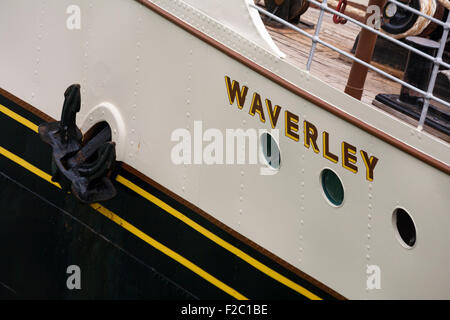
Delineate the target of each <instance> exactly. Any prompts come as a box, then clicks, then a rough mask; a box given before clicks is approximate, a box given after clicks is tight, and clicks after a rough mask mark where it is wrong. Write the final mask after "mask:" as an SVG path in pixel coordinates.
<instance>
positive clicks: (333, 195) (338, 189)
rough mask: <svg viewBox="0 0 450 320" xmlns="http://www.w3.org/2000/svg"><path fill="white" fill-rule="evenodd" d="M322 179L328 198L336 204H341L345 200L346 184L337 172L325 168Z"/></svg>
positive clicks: (324, 191) (321, 175)
mask: <svg viewBox="0 0 450 320" xmlns="http://www.w3.org/2000/svg"><path fill="white" fill-rule="evenodd" d="M320 181H321V183H322V189H323V193H324V195H325V197H326V198H327V200H328V201H329V202H330V203H331V204H332V205H334V206H337V207H338V206H341V205H342V203H343V202H344V186H343V185H342V182H341V179H339V177H338V176H337V174H336V173H334V172H333V171H332V170H330V169H323V171H322V173H321V174H320Z"/></svg>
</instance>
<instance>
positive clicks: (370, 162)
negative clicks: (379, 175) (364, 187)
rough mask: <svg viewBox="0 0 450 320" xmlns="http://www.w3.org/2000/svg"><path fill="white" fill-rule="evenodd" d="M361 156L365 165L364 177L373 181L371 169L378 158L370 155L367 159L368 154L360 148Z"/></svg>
mask: <svg viewBox="0 0 450 320" xmlns="http://www.w3.org/2000/svg"><path fill="white" fill-rule="evenodd" d="M361 156H362V158H363V161H364V164H365V166H366V179H367V180H368V181H373V170H374V169H375V166H376V165H377V162H378V158H377V157H374V156H371V157H370V159H369V155H368V154H367V152H365V151H364V150H361Z"/></svg>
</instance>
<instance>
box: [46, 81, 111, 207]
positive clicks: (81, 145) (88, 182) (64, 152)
mask: <svg viewBox="0 0 450 320" xmlns="http://www.w3.org/2000/svg"><path fill="white" fill-rule="evenodd" d="M64 97H65V99H64V105H63V110H62V114H61V121H56V122H48V123H43V124H41V125H40V126H39V135H40V137H41V139H42V140H43V141H44V142H46V143H47V144H49V145H50V146H51V147H52V149H53V153H52V181H54V182H58V183H59V184H60V185H61V188H62V189H63V190H64V191H66V192H67V191H69V190H70V191H71V192H72V193H73V194H74V195H75V197H76V198H78V199H79V200H80V201H81V202H83V203H93V202H98V201H105V200H108V199H111V198H113V197H114V196H115V195H116V189H115V187H114V185H113V183H112V182H111V176H112V173H113V169H114V165H115V160H116V151H115V143H114V142H112V141H111V129H110V128H109V126H108V125H106V123H105V125H104V126H103V127H100V130H95V131H94V130H93V131H92V132H90V133H91V134H86V136H85V139H84V140H83V135H82V133H81V131H80V129H79V128H78V127H77V126H76V123H75V120H76V114H77V112H78V111H80V106H81V96H80V85H78V84H74V85H71V86H70V87H68V88H67V89H66V92H65V93H64ZM97 129H98V127H97ZM90 131H91V130H90Z"/></svg>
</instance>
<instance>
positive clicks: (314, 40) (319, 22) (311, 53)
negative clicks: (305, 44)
mask: <svg viewBox="0 0 450 320" xmlns="http://www.w3.org/2000/svg"><path fill="white" fill-rule="evenodd" d="M326 7H327V0H323V2H322V3H321V4H320V13H319V19H317V25H316V31H315V32H314V37H313V38H312V39H311V40H312V45H311V50H310V51H309V57H308V62H307V63H306V70H308V71H309V70H310V69H311V63H312V61H313V58H314V52H315V51H316V47H317V40H318V39H319V33H320V27H321V26H322V20H323V14H324V11H325V8H326Z"/></svg>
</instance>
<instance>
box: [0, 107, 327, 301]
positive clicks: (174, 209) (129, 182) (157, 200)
mask: <svg viewBox="0 0 450 320" xmlns="http://www.w3.org/2000/svg"><path fill="white" fill-rule="evenodd" d="M0 102H1V100H0ZM8 106H9V105H8ZM11 109H16V108H11ZM11 109H9V108H6V107H4V106H1V107H0V111H2V113H3V114H5V115H7V116H8V117H9V118H11V119H13V120H15V121H17V122H20V123H21V124H22V125H25V126H26V127H28V128H29V129H30V130H32V131H33V132H36V128H37V126H36V124H35V123H34V122H32V121H30V120H28V119H27V116H28V114H26V113H25V114H23V116H21V115H19V114H18V112H14V111H19V110H18V109H16V110H14V111H13V110H11ZM21 113H22V112H21ZM31 118H33V117H31ZM32 120H34V121H36V120H37V119H36V118H34V119H32ZM37 122H41V121H37ZM0 150H1V151H2V152H1V153H2V154H4V155H6V156H7V157H8V158H10V159H11V160H13V161H15V162H16V163H19V164H21V165H22V166H23V167H25V168H26V169H27V170H30V171H32V172H34V173H35V174H36V172H37V173H38V175H39V176H40V177H41V178H43V179H44V180H46V181H48V182H50V179H51V177H50V175H48V174H46V173H45V172H44V171H42V170H40V169H38V168H36V167H34V166H30V165H28V164H27V162H26V161H24V160H23V159H20V158H19V157H17V156H15V155H14V154H12V153H10V152H9V151H8V150H6V149H4V148H1V149H0ZM46 151H48V150H46ZM42 164H43V163H42ZM43 168H46V169H47V170H49V161H48V162H46V165H44V166H43ZM133 180H134V182H136V183H134V182H133ZM117 181H118V182H119V183H120V184H121V185H122V186H124V187H126V188H128V189H129V190H132V191H133V192H134V193H136V194H137V195H139V196H141V197H142V198H143V199H145V200H146V201H148V202H149V203H151V204H152V205H153V206H156V207H159V208H160V209H162V210H164V212H165V213H168V214H170V215H171V216H172V217H173V218H175V219H177V220H179V221H181V222H183V223H184V224H185V225H187V226H189V227H190V228H192V229H193V230H195V231H197V232H198V233H199V234H201V235H202V236H204V237H205V238H207V239H209V240H210V241H212V242H213V243H215V244H216V245H218V246H220V247H222V248H223V249H225V250H227V251H228V252H230V253H231V254H232V255H234V256H236V257H238V258H239V259H241V260H243V261H245V262H246V263H248V264H249V265H251V266H252V267H253V268H256V269H257V270H259V271H260V272H261V273H263V274H265V275H266V276H269V277H270V278H272V279H274V280H276V281H277V282H279V283H281V284H283V285H284V286H286V287H288V288H290V289H292V290H294V291H296V292H297V293H300V294H301V295H303V296H305V297H307V298H309V299H320V298H319V295H317V294H316V293H319V294H320V295H321V296H322V297H326V298H330V297H332V296H329V295H328V294H326V293H324V292H322V290H318V289H317V288H315V287H314V286H311V284H309V283H307V282H306V283H305V281H299V282H301V283H302V285H303V286H302V285H300V284H298V283H296V282H294V281H292V280H290V279H289V278H288V276H286V275H284V274H283V273H284V272H277V271H275V270H274V269H273V268H271V267H270V266H268V263H267V262H266V263H261V262H260V261H259V259H255V258H253V257H252V256H251V255H249V254H247V253H246V252H244V251H243V250H241V249H240V248H239V246H240V245H239V244H238V245H233V243H232V241H230V240H231V239H228V241H227V239H226V237H224V236H223V235H221V236H217V235H216V233H217V232H216V230H214V233H213V232H211V231H210V230H209V228H208V229H207V228H205V227H204V226H202V224H203V223H202V224H200V223H197V222H196V221H194V219H192V217H191V218H190V217H189V214H183V213H185V211H184V210H183V211H181V210H180V208H179V207H180V205H179V204H178V203H176V204H175V205H174V203H173V202H170V201H167V199H165V201H163V200H161V198H162V197H161V196H159V195H158V196H155V195H154V191H153V190H152V191H151V193H150V192H149V191H147V190H146V189H147V188H145V189H144V188H143V187H141V186H142V183H138V182H137V181H136V180H135V179H134V177H132V176H129V175H128V176H127V172H123V173H122V174H121V175H118V177H117ZM139 184H140V185H141V186H140V185H139ZM93 208H94V209H96V210H97V211H98V212H100V213H102V214H103V215H104V216H106V217H108V218H109V219H110V220H112V221H113V222H115V223H117V224H119V225H121V226H122V227H123V228H125V229H126V230H128V231H129V232H132V233H133V234H134V235H136V236H137V237H139V238H140V239H142V240H144V241H145V242H147V243H148V244H150V245H152V246H153V247H156V248H157V249H160V250H162V251H164V252H165V254H167V255H168V256H170V257H172V258H173V259H175V260H176V261H178V262H179V263H181V264H182V265H184V266H185V267H187V268H189V269H190V270H191V271H193V272H195V273H197V274H199V275H201V276H202V277H203V278H204V279H206V280H208V281H209V282H210V283H213V284H214V285H216V286H218V287H220V288H221V289H222V290H223V291H225V292H227V293H228V294H230V295H231V296H233V297H235V298H240V299H243V298H245V296H244V295H242V294H240V293H239V292H238V291H236V290H235V289H233V288H231V287H229V286H228V285H226V284H225V283H223V282H221V281H220V280H218V279H217V278H215V277H213V276H212V275H211V274H209V273H207V272H206V271H204V270H203V269H201V268H200V267H198V266H197V265H195V264H194V263H192V262H191V261H190V260H188V259H186V258H184V257H183V256H181V255H179V254H178V253H176V252H174V251H172V250H171V249H169V248H168V247H166V246H164V245H163V244H162V243H160V242H158V241H156V240H155V239H153V238H151V237H150V236H148V235H147V234H146V233H145V232H144V231H142V230H139V229H138V228H136V227H134V225H133V224H131V223H130V222H129V221H128V220H125V219H124V218H123V217H119V216H118V215H116V214H115V213H113V212H112V211H111V210H108V209H106V208H105V207H104V206H101V205H94V206H93ZM120 211H122V210H120ZM182 212H183V213H182ZM196 220H198V219H196ZM224 238H225V239H224ZM245 249H246V251H247V249H248V248H245ZM252 255H253V253H252ZM258 258H260V257H258ZM269 265H270V263H269ZM278 271H280V270H278ZM295 278H296V277H295ZM297 280H298V279H296V281H297ZM300 280H301V279H300ZM308 289H309V290H308ZM310 290H311V291H312V292H311V291H310Z"/></svg>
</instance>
